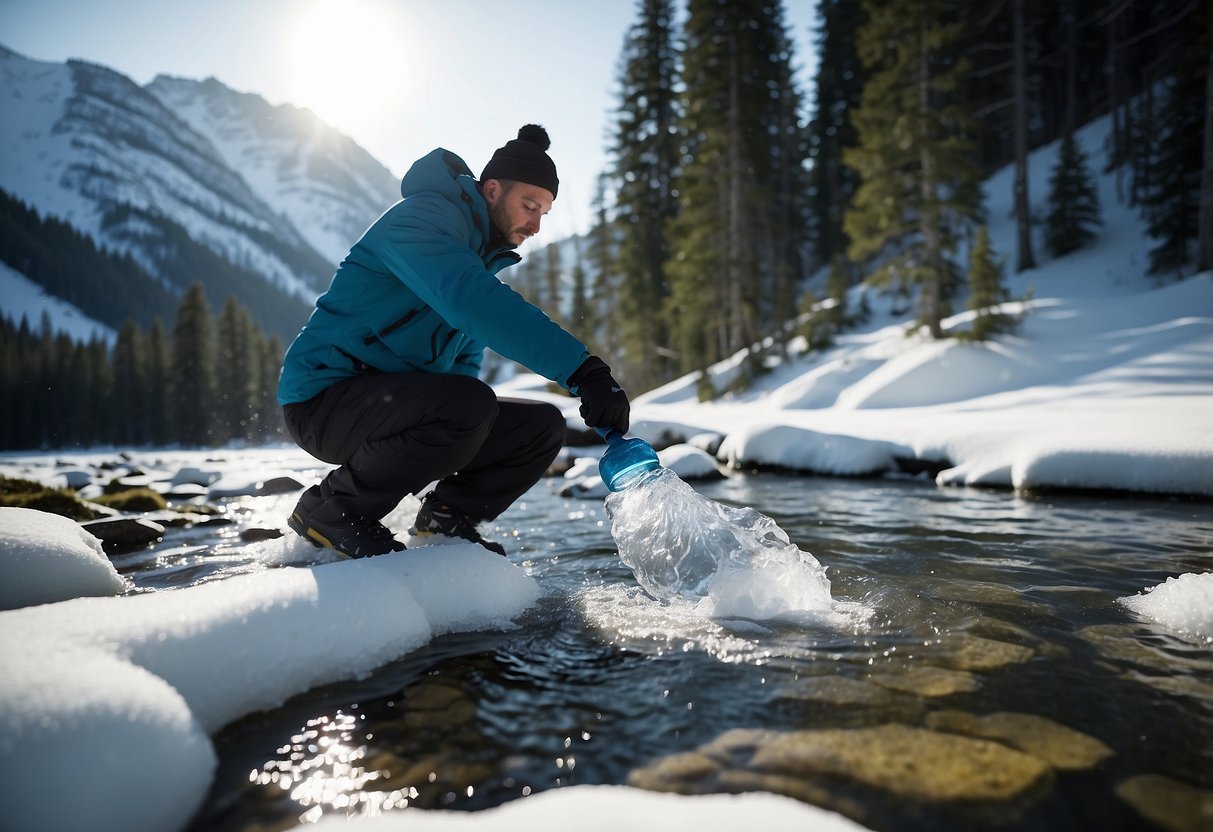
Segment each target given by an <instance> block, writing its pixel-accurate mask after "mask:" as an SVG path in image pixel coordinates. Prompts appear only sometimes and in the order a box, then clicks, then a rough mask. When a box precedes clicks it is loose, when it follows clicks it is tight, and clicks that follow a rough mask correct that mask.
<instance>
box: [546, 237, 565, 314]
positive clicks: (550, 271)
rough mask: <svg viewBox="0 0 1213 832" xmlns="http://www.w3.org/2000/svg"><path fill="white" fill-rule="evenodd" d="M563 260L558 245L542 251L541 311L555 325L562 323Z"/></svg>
mask: <svg viewBox="0 0 1213 832" xmlns="http://www.w3.org/2000/svg"><path fill="white" fill-rule="evenodd" d="M563 279H564V258H563V256H562V254H561V251H560V244H559V243H552V244H551V245H550V246H548V247H547V248H546V249H545V250H544V258H543V309H544V311H545V312H547V314H548V317H549V318H551V319H552V320H553V321H556V322H557V323H563V322H564V292H563V291H562V290H561V285H560V284H561V283H562V282H563Z"/></svg>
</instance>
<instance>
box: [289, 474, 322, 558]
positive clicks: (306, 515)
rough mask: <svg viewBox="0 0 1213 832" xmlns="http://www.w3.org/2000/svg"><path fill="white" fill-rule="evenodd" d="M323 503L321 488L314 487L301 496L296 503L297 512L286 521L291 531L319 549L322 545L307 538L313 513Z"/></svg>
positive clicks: (293, 512) (292, 513)
mask: <svg viewBox="0 0 1213 832" xmlns="http://www.w3.org/2000/svg"><path fill="white" fill-rule="evenodd" d="M323 502H324V497H323V496H322V495H321V493H320V486H318V485H313V486H312V487H311V488H309V489H307V490H306V491H304V492H303V493H302V494H301V495H299V502H297V503H295V510H294V511H292V512H291V516H290V517H288V518H287V520H286V524H287V525H288V526H290V527H291V531H293V532H295V534H297V535H299V536H300V537H302V538H303V539H304V540H306V541H307V542H308V543H310V544H312V545H313V546H315V547H317V548H319V546H320V544H319V543H317V542H316V541H315V540H312V539H311V538H310V537H308V536H307V523H308V520H309V519H310V518H311V516H312V512H313V511H315V510H316V508H317V507H318V506H319V505H320V504H321V503H323Z"/></svg>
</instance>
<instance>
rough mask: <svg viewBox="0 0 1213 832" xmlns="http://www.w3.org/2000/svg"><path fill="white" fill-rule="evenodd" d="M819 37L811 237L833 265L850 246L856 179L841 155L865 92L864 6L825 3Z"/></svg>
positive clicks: (848, 1)
mask: <svg viewBox="0 0 1213 832" xmlns="http://www.w3.org/2000/svg"><path fill="white" fill-rule="evenodd" d="M819 8H820V17H821V28H820V30H819V32H818V36H817V47H818V56H819V58H818V64H817V78H816V82H815V88H816V94H815V95H814V101H815V107H814V114H813V118H812V120H811V121H810V122H809V159H810V160H811V161H812V170H811V171H810V173H809V179H808V189H809V190H808V198H809V218H810V226H809V228H810V231H811V236H812V239H813V244H814V248H815V252H816V261H817V262H818V263H822V264H825V263H830V264H832V263H834V260H835V257H836V256H837V255H840V254H845V253H846V250H847V245H848V242H849V241H848V239H847V236H846V232H845V231H844V230H843V224H842V221H843V215H844V213H845V211H846V207H847V205H848V203H849V202H850V201H851V197H852V195H853V194H854V193H855V188H856V187H857V185H858V178H857V177H856V175H855V171H854V170H853V169H851V168H849V167H847V166H846V165H844V164H843V151H844V149H845V148H850V147H854V146H855V144H856V143H857V138H856V135H855V127H854V125H852V123H851V114H852V112H853V111H854V110H856V109H857V108H858V107H859V103H860V97H861V94H862V92H863V78H864V70H863V65H862V64H861V63H860V61H859V55H858V53H857V52H856V51H855V38H856V32H857V31H858V29H859V27H860V25H862V23H863V7H862V4H861V2H860V0H822V2H821V3H820V4H819Z"/></svg>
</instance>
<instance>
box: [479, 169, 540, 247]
mask: <svg viewBox="0 0 1213 832" xmlns="http://www.w3.org/2000/svg"><path fill="white" fill-rule="evenodd" d="M552 200H553V197H552V192H551V191H549V190H548V189H547V188H541V187H539V186H538V185H531V184H529V183H526V182H513V183H510V184H509V185H508V186H507V185H505V184H503V183H502V182H501V180H500V179H489V180H487V181H486V182H485V183H484V201H485V202H487V203H488V204H489V217H490V218H491V219H492V220H493V223H494V224H495V225H496V226H497V228H498V229H500V231H501V233H502V234H503V235H504V236H505V238H506V239H507V240H509V242H510V245H512V246H517V245H521V244H522V241H523V240H525V239H527V238H528V237H534V236H535V235H536V234H538V233H539V223H540V222H542V221H543V216H544V214H546V213H547V212H548V211H550V210H552Z"/></svg>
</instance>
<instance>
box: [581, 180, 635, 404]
mask: <svg viewBox="0 0 1213 832" xmlns="http://www.w3.org/2000/svg"><path fill="white" fill-rule="evenodd" d="M607 182H608V176H607V174H605V173H603V174H599V176H598V178H597V180H596V182H595V186H594V197H593V200H592V207H593V210H594V225H593V226H592V227H591V228H590V232H589V235H588V237H587V246H586V252H585V259H586V264H587V265H588V266H589V267H590V270H591V271H592V273H593V280H592V284H593V288H592V290H591V295H592V296H593V298H594V315H593V320H594V329H593V331H592V332H588V333H587V336H586V337H587V338H588V339H589V341H588V342H592V343H593V344H594V348H595V349H596V350H597V351H598V354H599V355H601V356H604V357H605V358H606V359H607V363H608V364H610V365H611V366H612V367H615V366H619V367H620V369H621V373H620V375H625V373H624V372H623V369H624V368H623V362H624V357H623V347H622V343H621V340H620V336H619V322H620V319H621V317H622V316H621V313H620V311H619V310H620V303H619V300H618V298H619V277H618V272H617V267H618V258H617V257H616V248H617V246H616V244H615V224H614V222H613V221H612V220H611V217H610V212H609V209H608V206H607V195H606V185H607ZM625 378H630V376H627V375H625ZM629 383H630V382H629ZM633 390H636V392H639V390H638V389H637V388H633Z"/></svg>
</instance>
